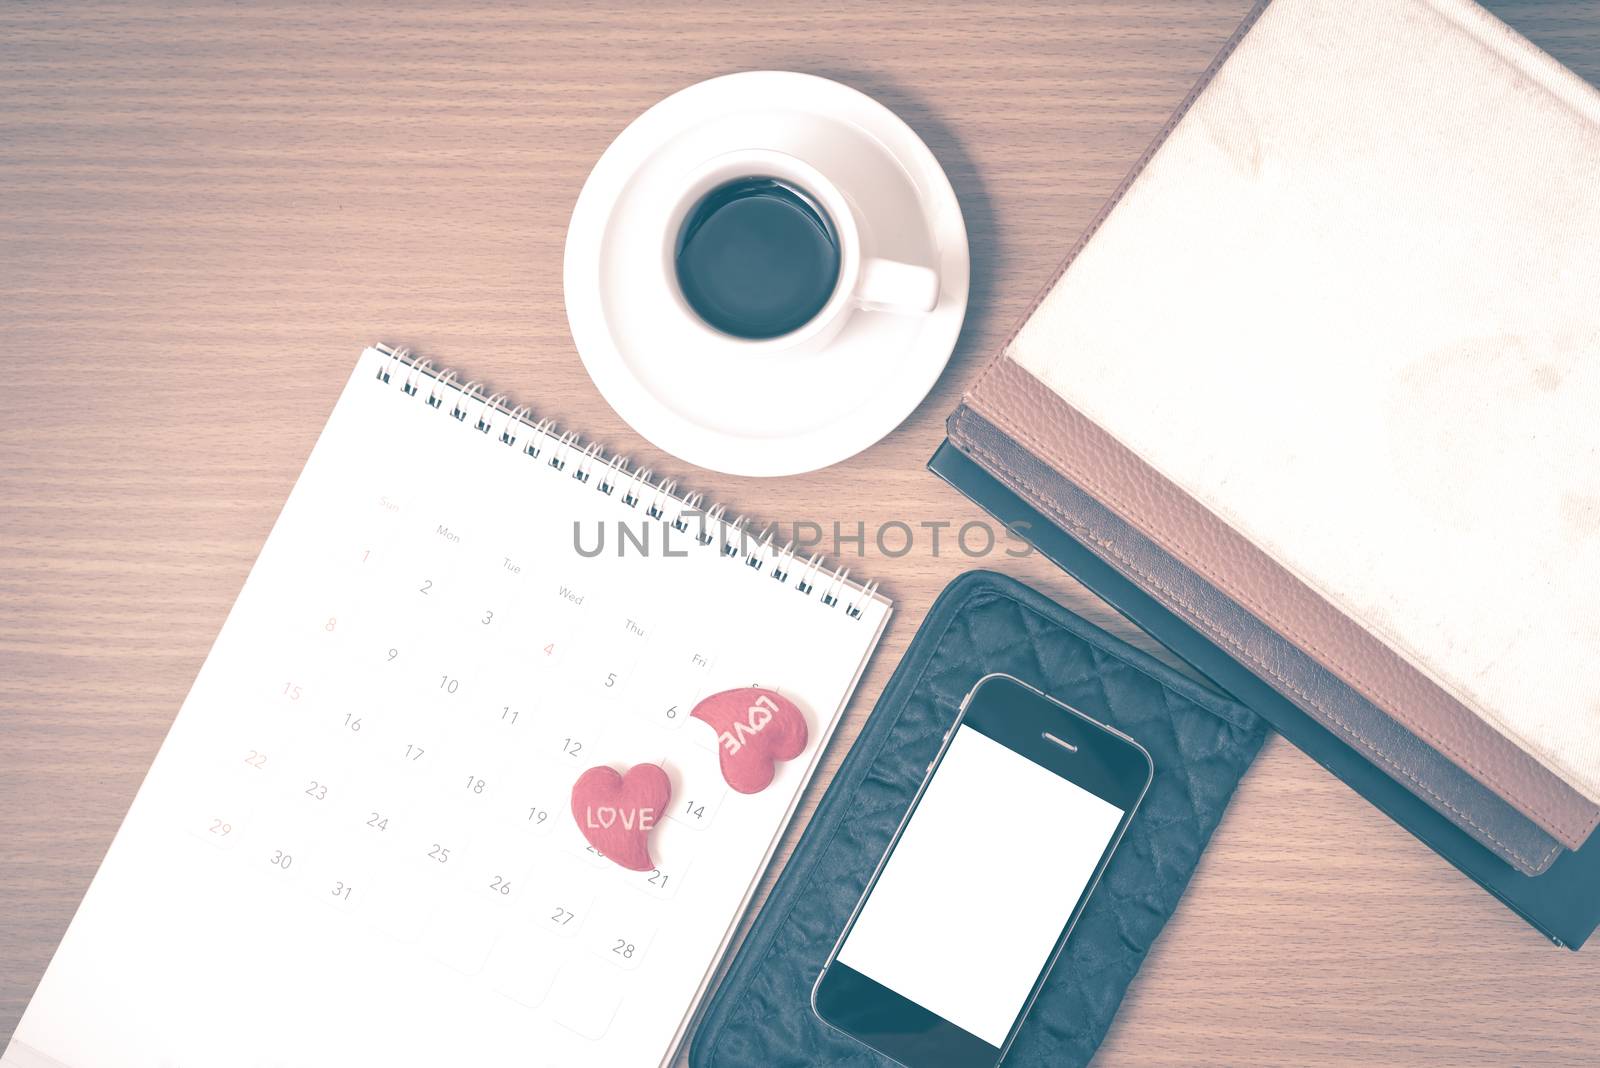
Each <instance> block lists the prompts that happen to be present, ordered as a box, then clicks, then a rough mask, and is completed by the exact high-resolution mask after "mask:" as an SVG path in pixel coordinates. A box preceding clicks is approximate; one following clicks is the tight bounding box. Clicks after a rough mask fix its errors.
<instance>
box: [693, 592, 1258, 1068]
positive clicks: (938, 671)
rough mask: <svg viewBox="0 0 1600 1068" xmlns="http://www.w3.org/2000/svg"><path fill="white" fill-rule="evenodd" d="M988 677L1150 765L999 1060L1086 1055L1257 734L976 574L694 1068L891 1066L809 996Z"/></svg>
mask: <svg viewBox="0 0 1600 1068" xmlns="http://www.w3.org/2000/svg"><path fill="white" fill-rule="evenodd" d="M992 671H1004V672H1007V673H1009V674H1012V675H1015V676H1017V677H1018V678H1021V679H1023V680H1025V681H1027V682H1030V683H1032V684H1034V685H1035V686H1038V687H1040V688H1041V689H1043V690H1045V691H1046V692H1048V693H1050V694H1053V695H1055V696H1057V697H1059V698H1061V699H1062V700H1065V701H1067V702H1068V703H1070V704H1073V705H1075V706H1076V707H1078V708H1080V709H1082V710H1083V711H1084V712H1087V713H1088V714H1089V715H1091V716H1093V717H1094V718H1096V719H1099V720H1102V721H1104V722H1107V723H1111V724H1114V725H1115V726H1117V727H1118V728H1119V729H1121V730H1123V731H1126V732H1127V733H1128V734H1129V735H1131V736H1132V737H1134V738H1136V739H1138V740H1139V741H1140V742H1141V743H1143V744H1144V746H1145V747H1146V748H1147V749H1149V750H1150V753H1151V756H1152V758H1153V759H1154V762H1155V769H1156V771H1155V778H1154V780H1153V781H1152V783H1151V787H1150V792H1149V793H1148V794H1147V795H1146V797H1145V800H1144V803H1143V805H1142V806H1141V807H1140V809H1139V811H1138V813H1137V814H1136V815H1135V817H1134V819H1133V822H1132V823H1131V824H1130V825H1129V827H1128V831H1127V834H1126V836H1125V837H1124V838H1123V841H1122V844H1121V845H1120V847H1119V848H1118V849H1117V852H1116V854H1115V855H1114V856H1113V857H1112V859H1111V863H1110V865H1109V866H1108V867H1107V869H1106V873H1105V876H1104V878H1103V879H1102V881H1101V883H1100V886H1099V888H1098V889H1097V890H1096V891H1095V894H1094V896H1093V897H1091V898H1090V899H1089V903H1088V905H1087V906H1086V908H1085V909H1084V913H1083V916H1082V918H1081V919H1080V920H1079V921H1078V926H1077V928H1076V929H1075V931H1074V932H1073V935H1072V939H1071V941H1070V942H1069V943H1068V945H1067V949H1066V952H1064V953H1063V954H1062V956H1061V960H1060V962H1059V963H1058V964H1057V965H1056V968H1055V970H1054V971H1053V972H1052V973H1051V976H1050V979H1049V981H1048V982H1047V983H1046V985H1045V987H1044V989H1043V991H1041V993H1040V995H1039V999H1038V1001H1037V1002H1036V1003H1035V1004H1034V1007H1033V1011H1032V1012H1031V1013H1030V1015H1029V1016H1028V1019H1027V1022H1026V1023H1024V1025H1023V1029H1022V1032H1021V1034H1020V1035H1019V1036H1018V1039H1017V1042H1016V1044H1015V1045H1014V1046H1013V1048H1012V1051H1011V1053H1010V1055H1009V1056H1008V1057H1007V1058H1006V1064H1007V1065H1008V1066H1040V1068H1042V1066H1045V1065H1049V1066H1052V1068H1057V1066H1068V1065H1082V1064H1086V1063H1088V1061H1089V1059H1090V1058H1091V1057H1092V1056H1093V1055H1094V1051H1095V1049H1096V1048H1097V1047H1098V1046H1099V1044H1100V1040H1101V1039H1102V1038H1103V1037H1104V1035H1105V1033H1106V1029H1107V1028H1108V1027H1109V1026H1110V1024H1111V1020H1112V1017H1113V1016H1114V1015H1115V1014H1116V1011H1117V1006H1118V1004H1119V1003H1120V1002H1121V1000H1122V995H1123V992H1124V991H1125V990H1126V989H1127V986H1128V983H1129V982H1130V981H1131V980H1132V979H1133V976H1134V974H1135V973H1136V972H1137V971H1138V969H1139V965H1140V964H1141V962H1142V961H1143V960H1144V956H1145V953H1146V952H1147V951H1148V950H1149V948H1150V946H1151V945H1152V944H1153V943H1154V941H1155V939H1156V937H1157V936H1158V935H1159V934H1160V933H1161V929H1162V927H1163V926H1164V925H1165V924H1166V921H1167V918H1168V917H1169V916H1171V915H1172V912H1173V910H1174V909H1175V908H1176V907H1177V905H1178V900H1179V898H1180V897H1181V896H1182V894H1183V890H1184V887H1185V886H1186V885H1187V884H1188V882H1189V877H1190V875H1191V874H1192V873H1193V872H1194V868H1195V865H1196V864H1197V863H1198V862H1199V859H1200V854H1201V852H1202V851H1203V850H1204V849H1205V845H1206V842H1207V841H1208V840H1209V839H1210V837H1211V833H1212V831H1213V830H1215V829H1216V826H1217V823H1218V821H1219V820H1220V819H1221V818H1222V813H1223V811H1224V810H1225V809H1226V807H1227V804H1228V799H1229V798H1230V797H1231V796H1232V794H1233V790H1234V787H1235V786H1236V785H1237V784H1238V782H1239V778H1240V776H1242V775H1243V774H1244V771H1245V769H1246V768H1247V767H1249V765H1250V762H1251V760H1253V759H1254V758H1255V755H1256V751H1257V750H1258V749H1259V748H1260V747H1261V741H1262V739H1263V737H1264V736H1265V725H1264V724H1263V723H1262V722H1261V720H1260V719H1259V718H1258V717H1257V716H1256V715H1254V714H1253V713H1252V712H1250V711H1249V710H1248V709H1246V708H1244V707H1243V706H1241V705H1239V704H1237V703H1236V702H1234V701H1232V700H1230V699H1228V698H1226V697H1224V696H1222V695H1220V694H1218V693H1216V692H1215V691H1213V690H1210V689H1208V688H1206V687H1205V686H1202V685H1200V684H1198V683H1196V682H1194V681H1193V680H1190V679H1187V678H1185V677H1183V676H1182V675H1179V674H1178V673H1177V672H1175V671H1173V670H1172V669H1170V668H1168V667H1167V666H1166V665H1164V664H1162V663H1160V662H1159V661H1157V660H1155V659H1154V658H1153V657H1150V656H1148V655H1146V654H1145V653H1142V652H1140V651H1139V650H1137V649H1134V648H1133V647H1132V646H1129V645H1127V644H1126V643H1124V642H1122V641H1120V640H1119V639H1117V638H1114V637H1112V636H1111V635H1109V634H1107V633H1105V632H1104V631H1102V630H1100V629H1098V628H1096V627H1095V626H1093V625H1092V624H1090V623H1088V622H1086V621H1084V620H1082V619H1080V618H1078V617H1077V616H1075V615H1073V614H1072V613H1071V612H1068V611H1067V610H1066V609H1064V608H1062V607H1061V606H1060V605H1058V604H1055V603H1054V602H1052V601H1050V600H1048V599H1047V598H1045V597H1043V596H1041V595H1040V594H1038V593H1036V592H1035V591H1033V590H1031V589H1029V588H1028V587H1026V586H1024V585H1022V584H1021V583H1018V582H1016V581H1014V580H1012V579H1008V578H1006V577H1004V576H1002V575H997V574H994V573H992V572H984V571H975V572H971V573H968V574H966V575H963V576H962V577H961V578H959V579H957V580H956V581H955V582H953V583H951V584H950V586H949V587H947V588H946V589H945V591H944V593H943V594H941V595H940V597H939V600H938V601H937V602H936V603H935V604H934V606H933V607H932V608H931V609H930V610H929V612H928V616H927V618H926V619H925V620H924V621H923V623H922V627H921V629H920V630H919V631H918V632H917V636H916V638H915V639H914V640H913V641H912V643H911V646H910V648H909V649H908V650H907V651H906V655H905V659H904V660H902V661H901V663H900V666H899V668H897V669H896V671H895V674H894V677H893V678H892V679H891V680H890V681H889V685H888V687H887V688H886V689H885V690H884V692H883V696H882V698H881V699H880V700H879V701H878V704H877V706H876V707H875V708H874V709H873V712H872V716H871V717H870V718H869V719H868V721H867V724H866V726H865V727H864V728H863V729H862V732H861V736H860V737H859V738H858V739H857V740H856V743H855V746H854V747H853V748H852V749H851V750H850V753H849V755H848V756H847V757H846V758H845V760H844V763H843V765H842V766H841V767H840V769H839V773H838V775H837V776H835V777H834V780H833V782H832V783H831V784H830V785H829V787H828V790H827V793H826V794H824V796H823V798H822V801H821V803H820V804H819V805H818V806H817V811H816V814H815V815H814V816H812V818H811V822H810V824H809V825H808V826H807V827H806V832H805V834H804V835H803V836H802V837H801V839H800V844H799V846H798V847H796V849H795V852H794V856H793V857H792V858H791V859H790V861H789V863H788V865H787V866H786V867H785V868H784V870H783V874H782V876H781V877H780V878H779V879H778V882H777V885H776V886H775V887H774V888H773V891H772V896H771V897H770V898H769V899H768V900H767V903H766V906H765V907H764V908H763V909H762V911H761V914H760V916H759V917H758V918H757V919H756V922H755V924H754V925H753V926H752V928H751V930H750V933H749V935H748V937H746V939H745V940H744V944H743V945H742V946H741V947H740V949H739V953H738V955H737V956H736V957H735V959H734V962H733V964H732V966H731V967H730V968H729V970H728V974H727V976H726V977H725V978H724V979H723V981H722V984H721V986H720V987H719V988H718V989H717V992H716V994H715V995H714V996H713V997H712V999H711V1000H710V1002H709V1003H708V1005H707V1008H706V1011H705V1016H704V1018H703V1019H702V1021H701V1023H700V1026H699V1029H698V1030H697V1031H696V1033H695V1036H694V1039H693V1042H692V1045H691V1048H690V1054H689V1063H690V1065H691V1066H693V1068H749V1066H751V1065H761V1066H763V1068H800V1066H817V1065H835V1066H844V1065H849V1066H851V1068H865V1066H871V1065H887V1064H889V1063H891V1062H889V1061H887V1060H885V1059H884V1058H882V1057H880V1056H878V1055H877V1054H875V1053H873V1052H872V1051H871V1050H868V1049H867V1048H866V1047H864V1046H861V1045H859V1044H858V1043H856V1042H854V1041H853V1040H851V1039H849V1038H846V1037H845V1036H844V1035H842V1034H840V1033H839V1032H837V1031H834V1030H833V1029H831V1028H829V1027H828V1026H826V1025H825V1024H823V1023H822V1022H821V1021H820V1020H818V1019H817V1017H816V1015H815V1014H814V1013H813V1012H812V1011H811V988H812V985H813V984H814V983H815V982H816V978H817V975H818V973H819V972H820V971H821V969H822V964H823V961H824V960H826V959H827V956H828V953H829V951H830V950H831V949H832V948H833V944H834V942H835V940H836V939H837V938H838V936H839V932H840V931H841V930H843V928H844V924H845V922H846V920H847V919H848V918H849V916H850V910H851V909H852V908H854V907H855V904H856V901H857V900H858V899H859V898H860V896H861V892H862V890H863V889H864V888H865V886H866V883H867V879H868V878H869V877H870V876H871V874H872V871H873V868H874V866H875V865H876V864H877V862H878V858H879V857H880V856H882V854H883V851H884V849H886V848H887V847H888V844H889V839H890V838H891V837H893V835H894V831H895V828H896V827H897V826H898V825H899V823H900V820H901V818H902V817H903V816H904V814H905V810H906V808H907V806H908V805H909V804H910V803H911V798H912V796H913V795H914V794H915V792H916V789H917V786H918V785H919V784H920V783H921V781H922V778H923V775H924V773H925V771H926V767H927V764H928V762H929V761H930V760H931V759H932V758H933V756H934V754H935V753H936V752H937V750H938V748H939V741H940V737H941V736H942V735H943V733H944V732H945V730H946V729H947V728H948V727H949V726H950V724H951V723H952V722H954V720H955V717H956V714H957V710H958V707H959V705H960V703H961V699H962V697H963V696H965V695H966V693H967V691H968V690H969V689H970V688H971V687H972V685H973V683H975V682H976V681H977V680H978V679H980V678H982V677H983V676H984V675H986V674H988V673H989V672H992Z"/></svg>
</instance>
